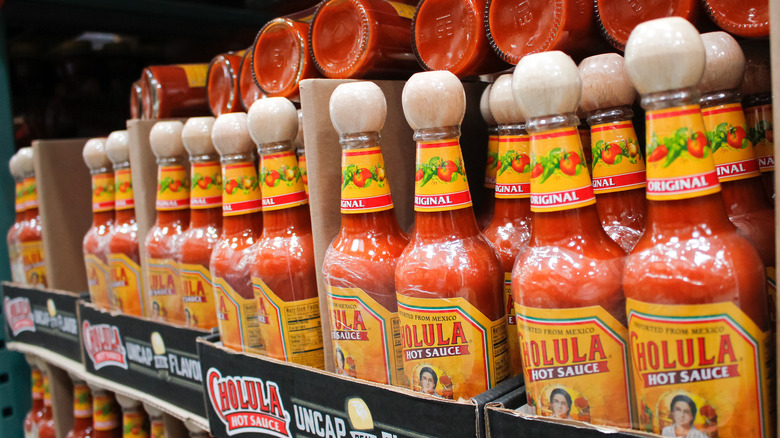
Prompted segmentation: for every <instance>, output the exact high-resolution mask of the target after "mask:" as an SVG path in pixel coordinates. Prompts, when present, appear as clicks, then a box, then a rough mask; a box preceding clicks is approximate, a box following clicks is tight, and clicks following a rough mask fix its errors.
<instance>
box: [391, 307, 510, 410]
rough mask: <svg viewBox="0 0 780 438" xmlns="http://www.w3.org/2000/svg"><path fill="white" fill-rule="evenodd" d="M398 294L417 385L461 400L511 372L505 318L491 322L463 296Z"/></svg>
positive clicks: (409, 367)
mask: <svg viewBox="0 0 780 438" xmlns="http://www.w3.org/2000/svg"><path fill="white" fill-rule="evenodd" d="M397 297H398V316H399V317H400V320H401V345H402V348H403V360H404V369H405V371H406V375H407V378H408V379H409V382H410V387H411V389H412V390H414V391H419V392H423V393H426V394H430V395H433V396H434V397H439V398H447V399H454V400H458V399H460V398H461V397H462V398H471V397H474V396H475V395H477V394H480V393H482V392H484V391H487V390H488V389H490V388H492V387H493V386H495V385H496V384H498V383H499V382H501V381H503V380H504V379H506V378H507V377H509V348H508V341H507V326H506V317H503V318H501V319H498V320H496V321H490V320H489V319H488V318H487V317H486V316H485V315H483V314H482V312H480V311H479V310H478V309H476V308H475V307H474V306H472V305H471V304H470V303H469V302H468V301H466V300H465V299H463V298H434V299H429V298H410V297H406V296H403V295H401V294H397Z"/></svg>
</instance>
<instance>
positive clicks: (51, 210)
mask: <svg viewBox="0 0 780 438" xmlns="http://www.w3.org/2000/svg"><path fill="white" fill-rule="evenodd" d="M86 141H87V139H72V140H35V141H33V142H32V147H33V150H34V152H35V180H36V184H37V186H38V204H39V210H40V214H41V227H42V230H43V233H42V234H43V251H44V262H45V264H46V277H47V285H48V286H49V287H50V288H52V289H60V290H69V291H74V292H83V291H86V290H87V272H86V269H85V268H84V253H83V251H82V241H83V239H84V234H86V232H87V230H88V229H89V227H90V224H91V223H92V179H91V177H90V175H89V169H88V168H87V166H86V164H84V159H83V158H82V156H81V153H82V150H83V149H84V143H86Z"/></svg>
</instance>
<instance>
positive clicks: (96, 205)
mask: <svg viewBox="0 0 780 438" xmlns="http://www.w3.org/2000/svg"><path fill="white" fill-rule="evenodd" d="M115 204H116V203H115V202H114V201H105V202H93V203H92V211H107V210H113V209H114V205H115Z"/></svg>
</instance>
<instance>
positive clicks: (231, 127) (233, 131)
mask: <svg viewBox="0 0 780 438" xmlns="http://www.w3.org/2000/svg"><path fill="white" fill-rule="evenodd" d="M211 141H213V142H214V147H215V148H216V149H217V152H219V154H220V155H234V154H245V153H247V152H251V151H252V150H253V149H254V147H255V144H254V143H253V142H252V137H250V136H249V128H248V127H247V115H246V113H227V114H222V115H221V116H219V117H217V120H216V121H215V122H214V126H213V127H212V129H211Z"/></svg>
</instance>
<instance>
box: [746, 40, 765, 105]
mask: <svg viewBox="0 0 780 438" xmlns="http://www.w3.org/2000/svg"><path fill="white" fill-rule="evenodd" d="M742 53H743V54H744V55H745V76H744V78H743V79H742V84H741V85H740V87H739V91H740V92H741V93H742V95H743V96H750V95H752V94H764V93H770V92H771V91H772V68H771V66H770V62H769V44H768V43H767V42H766V41H749V42H743V43H742Z"/></svg>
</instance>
